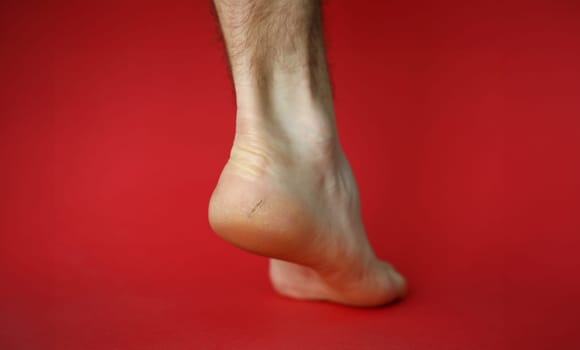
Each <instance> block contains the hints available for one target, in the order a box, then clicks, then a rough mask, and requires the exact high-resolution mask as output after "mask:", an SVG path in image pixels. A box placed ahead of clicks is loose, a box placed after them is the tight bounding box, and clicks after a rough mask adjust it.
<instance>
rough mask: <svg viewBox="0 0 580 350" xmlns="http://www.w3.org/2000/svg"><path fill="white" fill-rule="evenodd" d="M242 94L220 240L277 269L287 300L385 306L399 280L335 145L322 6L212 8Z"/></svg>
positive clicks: (397, 293) (292, 0) (225, 174)
mask: <svg viewBox="0 0 580 350" xmlns="http://www.w3.org/2000/svg"><path fill="white" fill-rule="evenodd" d="M215 9H216V12H217V15H218V18H219V22H220V26H221V30H222V34H223V37H224V42H225V45H226V50H227V52H228V57H229V59H230V67H231V73H232V77H233V82H234V87H235V91H236V103H237V115H236V136H235V139H234V143H233V146H232V150H231V153H230V158H229V160H228V162H227V164H226V165H225V167H224V169H223V171H222V173H221V176H220V179H219V181H218V184H217V186H216V188H215V190H214V192H213V194H212V197H211V199H210V204H209V221H210V225H211V226H212V228H213V230H214V231H215V232H216V233H217V234H218V235H219V236H220V237H222V238H223V239H224V240H226V241H227V242H229V243H231V244H233V245H235V246H237V247H239V248H241V249H244V250H246V251H248V252H251V253H253V254H258V255H262V256H265V257H269V258H270V280H271V282H272V285H273V287H274V289H275V290H276V291H277V292H278V293H280V294H282V295H284V296H288V297H291V298H296V299H302V300H325V301H330V302H336V303H341V304H345V305H350V306H361V307H370V306H379V305H384V304H387V303H390V302H392V301H394V300H397V299H399V298H401V297H403V296H404V295H405V293H406V283H405V280H404V278H403V277H402V276H401V275H400V274H398V273H397V272H396V271H395V270H394V268H393V267H392V266H391V265H389V264H388V263H386V262H384V261H381V260H379V259H378V258H377V257H376V256H375V254H374V252H373V250H372V248H371V246H370V244H369V242H368V240H367V238H366V233H365V229H364V225H363V223H362V220H361V215H360V202H359V195H358V189H357V186H356V181H355V179H354V176H353V174H352V171H351V168H350V165H349V163H348V161H347V159H346V157H345V156H344V153H343V151H342V148H341V146H340V143H339V140H338V133H337V130H336V125H335V121H334V109H333V102H332V94H331V88H330V83H329V78H328V72H327V67H326V59H325V55H324V44H323V36H322V24H321V15H320V3H319V2H318V1H309V0H277V1H269V0H240V1H231V0H215Z"/></svg>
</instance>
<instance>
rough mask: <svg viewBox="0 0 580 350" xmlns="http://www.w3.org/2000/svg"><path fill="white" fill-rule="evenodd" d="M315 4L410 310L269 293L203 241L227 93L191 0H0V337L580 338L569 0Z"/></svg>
mask: <svg viewBox="0 0 580 350" xmlns="http://www.w3.org/2000/svg"><path fill="white" fill-rule="evenodd" d="M326 10H327V12H326V20H327V29H328V46H329V57H330V63H331V67H332V72H333V81H334V85H335V95H336V109H337V116H338V119H339V120H338V122H339V127H340V131H341V137H342V141H343V144H344V146H345V149H346V151H347V153H348V155H349V156H350V158H351V161H352V164H353V167H354V170H355V173H356V175H357V177H358V180H359V182H360V187H361V192H362V204H363V211H364V217H365V219H366V222H367V226H368V231H369V236H370V239H371V240H372V242H373V243H374V246H375V248H376V250H377V252H378V254H379V255H380V256H382V257H385V258H388V259H390V260H391V261H392V262H393V263H395V265H396V266H398V267H399V269H400V270H401V271H402V272H403V273H405V274H406V276H407V277H408V279H409V281H410V284H411V294H410V295H409V297H408V299H407V300H405V301H404V302H402V303H399V304H397V305H394V306H392V307H388V308H382V309H373V310H358V309H349V308H345V307H341V306H336V305H330V304H324V303H301V302H295V301H290V300H287V299H283V298H281V297H278V296H276V295H275V294H274V293H273V292H272V291H271V289H270V287H269V285H268V281H267V279H266V260H265V259H262V258H259V257H254V256H251V255H249V254H246V253H243V252H240V251H238V250H236V249H234V248H232V247H230V246H228V245H226V244H225V243H223V242H222V241H220V240H219V239H218V238H216V237H215V236H214V235H213V234H212V233H211V231H210V229H209V226H208V224H207V219H206V204H207V201H208V198H209V195H210V193H211V190H212V188H213V185H214V183H215V182H216V180H217V176H218V174H219V171H220V169H221V166H222V165H223V163H224V162H225V160H226V158H227V154H228V150H229V146H230V142H231V140H232V136H233V131H234V129H233V128H234V105H233V94H232V89H231V87H230V84H229V81H228V78H227V74H226V70H225V64H224V60H223V55H222V52H221V48H220V45H219V43H218V41H217V40H216V38H217V35H216V30H215V27H214V25H213V23H212V18H211V16H210V15H209V12H208V4H207V2H206V1H199V2H196V1H191V0H190V1H164V2H161V1H159V2H157V3H155V4H154V3H150V2H143V1H135V2H127V1H123V2H115V3H103V2H73V1H70V2H67V3H64V2H53V3H52V4H47V2H40V1H39V2H37V3H30V2H29V1H16V0H13V1H2V2H1V5H0V81H1V82H0V84H1V85H0V349H2V350H16V349H25V350H28V349H59V350H67V349H75V350H77V349H140V350H142V349H297V348H300V349H323V348H328V349H381V348H382V349H520V348H521V349H578V348H580V336H579V335H578V324H580V305H579V302H578V297H580V279H578V268H579V267H580V266H579V265H580V264H579V259H578V251H579V248H580V246H579V233H580V215H579V214H580V157H579V155H578V153H579V150H580V6H579V5H578V2H575V1H544V2H538V1H527V2H523V3H522V4H516V3H513V2H507V1H501V2H480V3H478V4H469V5H468V4H466V3H465V2H457V3H453V4H452V3H445V4H437V5H428V4H419V3H412V4H411V3H408V2H407V3H406V4H405V5H402V4H395V3H391V2H380V1H376V2H373V3H372V5H371V4H369V5H368V6H362V3H361V2H360V1H359V2H352V1H338V0H336V1H329V2H328V5H327V9H326Z"/></svg>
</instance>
